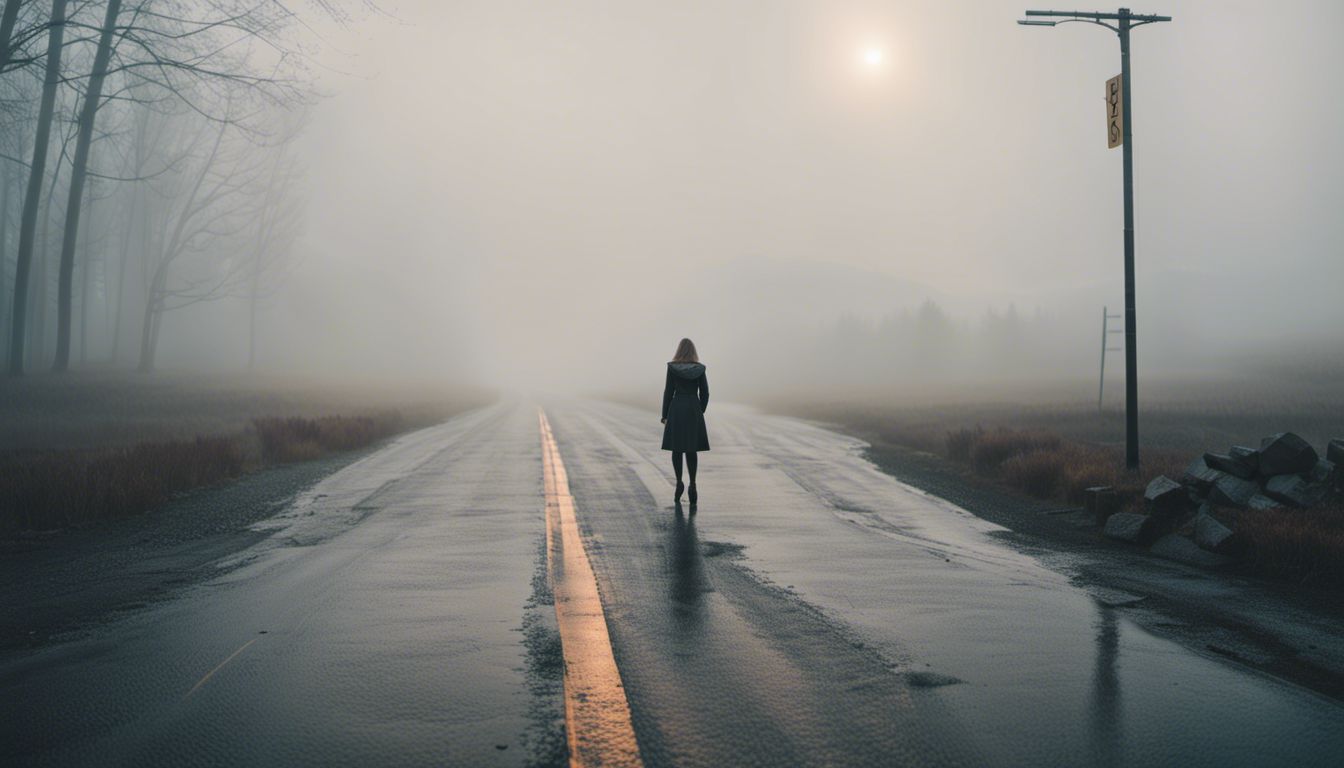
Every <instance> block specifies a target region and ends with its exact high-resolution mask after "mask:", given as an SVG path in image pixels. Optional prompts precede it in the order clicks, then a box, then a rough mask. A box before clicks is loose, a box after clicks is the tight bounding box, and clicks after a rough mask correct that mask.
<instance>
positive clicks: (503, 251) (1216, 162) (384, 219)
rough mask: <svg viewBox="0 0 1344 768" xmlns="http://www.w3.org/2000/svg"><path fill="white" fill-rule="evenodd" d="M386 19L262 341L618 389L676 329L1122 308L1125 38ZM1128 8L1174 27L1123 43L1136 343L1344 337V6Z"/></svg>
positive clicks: (930, 12) (331, 64) (999, 31)
mask: <svg viewBox="0 0 1344 768" xmlns="http://www.w3.org/2000/svg"><path fill="white" fill-rule="evenodd" d="M384 7H385V8H387V9H388V10H389V11H390V12H391V13H392V14H393V15H394V17H395V18H382V17H379V16H373V17H370V18H366V19H364V20H362V21H360V22H359V23H358V24H356V25H355V26H353V27H351V28H349V29H346V30H341V31H335V32H331V33H329V40H328V45H327V48H326V53H325V54H324V57H323V64H324V66H325V67H326V68H327V69H326V71H325V74H324V76H323V83H322V84H323V88H324V89H325V91H326V92H327V93H328V94H330V97H329V98H327V99H326V100H325V101H324V102H323V103H322V104H321V106H320V107H319V108H318V109H317V110H316V112H315V114H314V116H313V119H312V123H311V128H310V129H309V131H308V134H307V136H306V137H305V139H304V154H305V157H306V162H307V165H308V169H309V171H308V179H309V186H310V193H309V196H310V206H309V213H308V227H307V234H306V236H305V239H304V242H303V249H304V252H305V254H306V255H305V260H304V265H303V267H302V270H301V272H300V276H299V277H300V279H296V280H295V281H294V283H293V284H292V285H291V288H290V289H289V293H288V294H287V298H286V301H287V306H286V307H285V308H283V309H281V310H277V316H283V318H284V320H285V322H283V323H281V326H282V327H283V328H285V329H286V330H284V331H283V332H280V333H279V334H278V336H279V337H284V336H285V334H289V335H291V336H294V337H295V338H297V337H299V336H302V335H304V334H310V333H321V334H324V335H326V337H327V338H328V339H335V340H338V344H337V345H336V347H335V348H329V347H328V346H326V345H312V346H311V347H310V348H309V351H308V352H307V353H306V354H309V355H310V356H311V357H312V360H310V361H307V362H311V363H313V364H331V365H335V364H336V363H338V362H340V361H342V360H344V359H345V358H348V357H351V356H358V357H360V358H364V359H372V360H373V361H374V362H376V363H379V364H386V365H405V364H407V363H408V362H409V363H411V364H413V365H414V366H416V367H419V368H424V369H430V370H442V369H453V368H459V367H460V368H470V369H472V370H474V371H477V372H478V373H479V374H480V375H482V376H483V377H487V378H489V377H505V376H507V377H510V378H521V377H527V378H531V379H532V380H534V381H535V380H537V379H538V378H540V379H541V380H542V382H543V383H545V381H546V380H547V379H553V380H554V381H561V382H566V381H573V382H581V383H590V382H587V381H586V380H585V379H586V377H590V376H591V377H594V378H600V377H607V378H611V379H613V380H615V381H617V382H618V383H625V382H627V381H636V380H638V379H639V377H641V376H643V375H645V374H644V373H643V368H644V367H648V366H653V368H654V369H655V373H654V374H653V376H654V378H655V379H656V377H657V376H658V374H657V372H656V366H657V365H658V363H659V362H660V361H662V360H665V359H667V357H668V356H669V355H670V354H671V351H672V347H673V346H674V344H675V342H676V340H677V338H679V337H680V336H681V335H685V334H690V335H692V336H694V337H696V338H697V340H698V341H699V342H700V344H701V347H702V351H703V352H704V353H705V356H706V357H708V358H710V359H711V360H718V361H719V363H720V364H721V365H722V364H725V363H727V362H729V361H726V360H721V359H720V358H723V357H727V356H731V355H738V354H741V352H740V349H741V348H742V345H743V344H744V343H746V341H748V340H749V339H750V338H751V335H750V334H749V333H746V332H745V331H744V329H749V330H750V331H751V333H760V332H769V330H770V329H772V328H777V329H779V332H780V333H787V332H788V331H789V329H790V327H792V326H795V325H796V326H798V327H815V326H817V325H818V324H822V323H825V322H830V321H832V320H834V319H835V317H837V316H838V314H839V313H840V312H842V311H845V310H852V311H855V312H859V313H867V314H871V315H873V316H877V315H879V314H881V313H882V312H884V311H893V310H897V309H900V308H902V307H908V306H910V305H911V303H912V302H913V301H915V300H916V299H915V298H914V297H923V296H930V297H933V298H935V299H937V300H939V301H940V302H942V303H944V304H945V305H946V306H948V307H949V309H951V310H952V311H953V312H954V313H958V314H961V315H964V316H965V317H967V318H972V317H974V316H976V315H978V314H979V313H982V312H983V311H984V310H985V309H986V308H988V307H991V306H993V307H998V308H1003V307H1006V306H1007V305H1008V304H1009V303H1010V302H1011V303H1015V304H1016V305H1017V306H1018V307H1019V308H1021V309H1024V310H1027V311H1034V310H1036V309H1040V310H1041V311H1043V312H1046V313H1049V314H1054V315H1058V316H1059V317H1060V318H1061V322H1067V323H1077V324H1078V325H1079V333H1080V334H1081V333H1082V332H1083V331H1084V330H1085V331H1086V334H1087V336H1088V338H1089V339H1090V338H1091V337H1092V336H1094V335H1095V331H1096V329H1095V328H1093V325H1094V324H1095V323H1094V320H1095V315H1096V314H1099V313H1100V307H1101V305H1102V304H1110V305H1111V306H1113V307H1116V306H1119V305H1120V304H1121V303H1122V296H1123V294H1122V283H1121V278H1122V271H1121V267H1122V249H1121V194H1120V193H1121V188H1120V182H1121V177H1120V174H1121V165H1120V150H1118V149H1116V150H1108V149H1107V148H1106V137H1105V124H1104V113H1103V109H1104V107H1103V101H1102V93H1103V83H1104V81H1105V80H1106V79H1107V78H1109V77H1111V76H1112V75H1115V74H1117V73H1118V72H1119V67H1120V64H1119V47H1118V44H1117V41H1116V38H1115V36H1114V35H1113V34H1112V33H1110V32H1109V31H1107V30H1104V29H1101V28H1099V27H1094V26H1089V25H1084V24H1069V25H1065V26H1062V27H1059V28H1055V29H1046V28H1040V29H1038V28H1024V27H1019V26H1017V25H1016V24H1014V21H1015V20H1016V19H1017V18H1020V17H1021V11H1022V10H1023V9H1024V8H1025V7H1027V6H1024V5H1023V3H1022V2H1021V1H1020V0H1018V1H1016V2H997V0H983V1H977V2H840V1H830V2H785V1H784V0H759V1H756V2H725V1H724V0H716V1H715V2H695V1H682V2H671V3H670V2H666V1H665V0H662V1H660V2H638V1H636V0H612V1H611V2H579V1H569V2H543V1H541V0H538V1H536V2H505V1H503V0H487V1H485V2H452V1H451V0H424V1H423V2H410V1H409V0H403V1H402V2H399V3H384ZM1032 7H1046V8H1048V7H1053V6H1050V5H1045V6H1032ZM1135 10H1136V11H1142V12H1157V13H1165V14H1169V15H1171V16H1173V17H1175V21H1174V22H1173V23H1170V24H1161V25H1150V26H1146V27H1142V28H1140V29H1138V30H1136V31H1135V33H1134V43H1133V68H1134V75H1133V76H1134V107H1133V111H1134V119H1135V128H1134V133H1135V149H1136V166H1135V167H1136V170H1135V174H1136V180H1137V228H1138V241H1137V250H1138V259H1139V274H1140V294H1139V299H1140V302H1139V309H1140V321H1141V325H1140V333H1141V341H1143V340H1147V341H1148V343H1147V344H1145V345H1144V346H1143V347H1141V350H1142V351H1143V352H1144V354H1146V355H1148V354H1151V355H1157V354H1159V353H1163V354H1166V355H1167V357H1170V356H1171V354H1172V353H1173V352H1174V353H1175V354H1176V355H1177V356H1179V355H1180V354H1181V353H1182V352H1183V351H1184V350H1189V351H1190V353H1191V354H1192V355H1197V354H1198V353H1199V352H1200V351H1201V350H1205V349H1207V348H1209V347H1210V345H1213V346H1219V347H1222V346H1226V345H1229V344H1232V343H1234V342H1235V343H1236V344H1241V343H1243V342H1246V343H1262V342H1265V341H1272V340H1274V339H1277V338H1279V337H1281V336H1284V335H1288V336H1295V337H1303V336H1307V335H1310V334H1313V333H1314V334H1325V333H1330V332H1334V330H1335V329H1337V328H1338V327H1339V323H1340V322H1344V310H1341V307H1344V302H1341V301H1340V300H1339V296H1340V288H1339V287H1340V286H1341V285H1344V258H1342V257H1344V248H1342V247H1341V246H1344V216H1341V215H1340V211H1341V209H1344V149H1341V146H1340V139H1339V137H1340V136H1342V135H1344V108H1341V106H1340V101H1339V100H1338V99H1335V98H1332V97H1331V96H1330V94H1331V93H1333V92H1334V91H1336V90H1337V86H1336V83H1334V79H1335V78H1336V77H1337V76H1338V74H1339V73H1340V72H1344V49H1341V46H1339V45H1338V40H1337V36H1338V31H1339V30H1340V29H1341V28H1344V3H1339V2H1335V1H1333V0H1328V1H1322V2H1311V3H1307V2H1302V3H1291V2H1283V3H1272V4H1271V3H1263V2H1259V3H1250V2H1184V1H1179V2H1173V1H1171V0H1165V2H1164V3H1163V4H1161V5H1159V6H1153V7H1151V8H1150V7H1146V6H1145V7H1136V8H1135ZM870 50H878V51H880V52H881V61H880V63H879V64H878V65H876V66H873V65H870V64H869V63H867V61H866V59H865V54H866V52H868V51H870ZM797 262H810V264H805V265H802V266H799V265H798V264H797ZM777 270H782V271H783V274H784V277H782V278H778V276H777V275H776V272H777ZM790 270H792V272H790ZM800 270H801V271H800ZM777 279H778V288H777V289H776V288H774V287H772V286H775V285H776V281H777ZM853 286H861V287H864V288H866V290H861V291H857V292H852V291H850V287H853ZM851 293H853V294H854V295H855V296H856V298H854V299H853V300H852V301H851V300H849V299H847V298H846V297H847V296H849V295H851ZM858 294H862V295H861V296H860V295H858ZM887 295H890V296H891V300H890V306H885V304H886V302H885V301H884V296H887ZM1084 320H1085V322H1084ZM277 343H279V341H277ZM1089 343H1090V342H1089ZM716 353H717V354H716ZM1164 359H1165V358H1164ZM591 383H592V384H593V385H594V386H596V385H597V382H591Z"/></svg>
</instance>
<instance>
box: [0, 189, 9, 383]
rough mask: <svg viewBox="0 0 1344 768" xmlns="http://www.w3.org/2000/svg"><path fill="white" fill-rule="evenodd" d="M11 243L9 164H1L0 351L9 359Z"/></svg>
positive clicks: (5, 358)
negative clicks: (7, 253)
mask: <svg viewBox="0 0 1344 768" xmlns="http://www.w3.org/2000/svg"><path fill="white" fill-rule="evenodd" d="M8 245H9V164H8V163H5V164H0V353H2V354H3V355H4V357H3V359H4V360H8V359H9V334H8V333H4V332H3V330H8V329H6V328H5V325H4V323H5V318H7V317H9V312H7V311H6V310H8V309H9V259H7V258H6V257H5V250H6V246H8Z"/></svg>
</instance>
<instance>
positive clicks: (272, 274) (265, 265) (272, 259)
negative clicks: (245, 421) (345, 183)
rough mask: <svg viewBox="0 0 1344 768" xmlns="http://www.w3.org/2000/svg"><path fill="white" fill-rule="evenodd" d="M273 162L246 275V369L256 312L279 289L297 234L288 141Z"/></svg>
mask: <svg viewBox="0 0 1344 768" xmlns="http://www.w3.org/2000/svg"><path fill="white" fill-rule="evenodd" d="M272 152H273V153H274V160H273V164H272V167H271V170H270V173H269V174H268V175H267V177H265V179H264V181H265V182H266V184H265V194H264V195H263V196H262V200H261V208H260V211H259V215H258V217H257V230H256V237H255V241H254V243H253V247H252V255H251V258H250V263H249V265H248V275H247V294H246V299H247V370H249V371H253V370H256V367H257V310H258V308H259V306H260V303H261V301H262V300H263V299H265V298H268V297H269V295H270V294H271V293H272V292H274V291H275V290H276V288H277V287H278V286H279V283H280V278H281V277H282V276H283V273H284V271H285V269H286V267H287V266H288V264H289V261H290V258H291V257H292V252H291V251H292V248H293V245H294V241H295V240H296V239H297V238H298V234H299V205H298V200H297V198H296V197H295V195H294V186H295V183H296V181H297V179H298V170H297V167H296V164H295V161H294V157H293V155H292V154H291V153H290V152H289V142H288V139H286V141H285V142H284V143H283V144H281V145H280V146H278V147H276V148H275V149H273V150H272Z"/></svg>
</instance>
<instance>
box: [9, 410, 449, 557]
mask: <svg viewBox="0 0 1344 768" xmlns="http://www.w3.org/2000/svg"><path fill="white" fill-rule="evenodd" d="M434 420H438V419H437V418H430V419H428V420H422V419H408V418H407V417H406V416H404V415H403V414H402V413H401V412H399V411H384V412H381V413H378V414H375V415H370V416H353V417H349V416H327V417H321V418H315V419H307V418H299V417H294V418H260V419H255V420H254V421H253V426H252V428H251V429H248V430H244V431H242V432H237V433H233V434H230V435H222V436H207V437H197V438H195V439H194V440H172V441H165V442H150V443H141V444H139V445H134V446H129V447H114V448H99V449H84V450H56V451H42V452H22V451H10V452H7V453H3V454H0V530H11V531H12V530H16V529H17V530H49V529H54V528H66V527H70V526H74V525H79V524H83V523H88V522H95V521H101V520H108V519H114V518H119V517H125V516H127V515H133V514H137V513H140V512H144V511H145V510H148V509H150V508H152V507H154V506H156V505H158V504H161V503H163V502H164V501H166V500H167V499H169V498H171V497H172V496H173V495H175V494H178V493H182V492H184V491H188V490H191V489H193V488H200V487H203V486H208V485H214V484H216V483H220V482H223V481H225V480H229V479H231V478H235V477H238V476H239V475H241V474H243V473H244V472H246V471H249V470H254V469H258V468H261V467H263V466H267V465H273V464H284V463H289V462H295V461H308V460H312V459H317V458H321V457H323V456H328V455H331V454H334V453H340V452H344V451H350V450H354V449H357V448H362V447H365V446H368V445H371V444H373V443H376V442H377V441H379V440H382V439H384V438H386V437H390V436H391V435H394V434H396V433H398V432H400V431H403V430H405V429H408V428H410V427H412V426H416V425H417V424H425V423H429V422H430V421H434Z"/></svg>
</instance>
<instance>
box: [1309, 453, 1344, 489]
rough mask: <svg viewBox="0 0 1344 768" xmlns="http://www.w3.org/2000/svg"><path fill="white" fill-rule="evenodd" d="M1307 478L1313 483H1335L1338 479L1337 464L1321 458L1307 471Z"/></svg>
mask: <svg viewBox="0 0 1344 768" xmlns="http://www.w3.org/2000/svg"><path fill="white" fill-rule="evenodd" d="M1307 479H1308V480H1310V481H1311V482H1313V483H1322V484H1324V485H1335V483H1336V481H1337V480H1339V466H1338V465H1337V464H1336V463H1335V462H1333V461H1330V460H1329V459H1321V460H1320V461H1318V462H1316V466H1314V467H1312V468H1311V471H1310V472H1308V473H1307Z"/></svg>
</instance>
